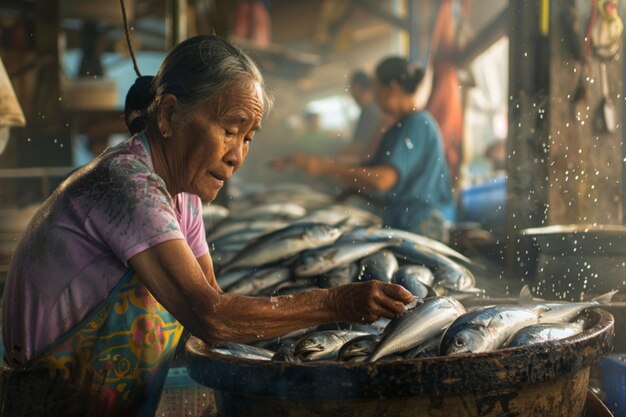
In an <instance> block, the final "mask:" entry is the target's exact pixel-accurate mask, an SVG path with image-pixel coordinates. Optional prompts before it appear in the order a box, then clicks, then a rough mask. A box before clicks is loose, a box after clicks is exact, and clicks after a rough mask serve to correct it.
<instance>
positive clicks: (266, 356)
mask: <svg viewBox="0 0 626 417" xmlns="http://www.w3.org/2000/svg"><path fill="white" fill-rule="evenodd" d="M211 350H212V351H213V352H217V353H221V354H222V355H228V356H234V357H237V358H244V359H255V360H262V361H269V360H271V359H272V356H274V352H272V351H271V350H268V349H263V348H259V347H256V346H250V345H245V344H243V343H219V344H217V345H215V346H213V347H211Z"/></svg>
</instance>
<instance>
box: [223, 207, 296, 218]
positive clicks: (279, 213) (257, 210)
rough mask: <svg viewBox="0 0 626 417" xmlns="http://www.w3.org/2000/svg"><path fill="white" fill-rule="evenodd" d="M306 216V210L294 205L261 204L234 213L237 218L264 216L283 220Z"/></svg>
mask: <svg viewBox="0 0 626 417" xmlns="http://www.w3.org/2000/svg"><path fill="white" fill-rule="evenodd" d="M305 214H306V209H305V208H304V207H302V206H300V205H298V204H293V203H280V204H278V203H276V204H261V205H258V206H254V207H250V208H247V209H243V210H237V211H234V212H233V213H232V215H233V216H234V217H236V218H254V217H263V216H267V215H270V216H275V217H280V218H283V219H297V218H300V217H302V216H304V215H305Z"/></svg>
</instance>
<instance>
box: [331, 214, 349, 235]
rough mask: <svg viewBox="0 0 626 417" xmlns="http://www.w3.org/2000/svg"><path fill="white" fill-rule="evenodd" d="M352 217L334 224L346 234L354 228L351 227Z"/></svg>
mask: <svg viewBox="0 0 626 417" xmlns="http://www.w3.org/2000/svg"><path fill="white" fill-rule="evenodd" d="M349 223H350V216H346V217H344V218H343V219H341V220H339V221H338V222H337V223H335V224H333V226H334V227H336V228H337V229H339V230H341V231H342V232H346V231H348V230H350V229H352V228H353V227H352V226H350V224H349Z"/></svg>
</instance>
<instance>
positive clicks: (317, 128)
mask: <svg viewBox="0 0 626 417" xmlns="http://www.w3.org/2000/svg"><path fill="white" fill-rule="evenodd" d="M302 120H303V122H304V123H303V127H304V130H303V132H302V134H300V136H298V137H297V139H296V143H295V149H297V151H298V152H303V153H305V154H309V155H319V154H327V153H329V152H333V151H336V150H337V149H339V147H340V144H341V142H340V140H339V139H338V137H337V134H336V133H335V134H333V132H331V131H329V130H326V129H324V128H323V127H322V119H321V116H320V114H319V113H317V112H314V111H310V110H307V111H305V112H304V115H303V117H302Z"/></svg>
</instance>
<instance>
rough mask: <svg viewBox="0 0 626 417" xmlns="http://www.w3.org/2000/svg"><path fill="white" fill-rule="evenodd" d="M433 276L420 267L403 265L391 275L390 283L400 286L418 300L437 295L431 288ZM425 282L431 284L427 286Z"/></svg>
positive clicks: (429, 271)
mask: <svg viewBox="0 0 626 417" xmlns="http://www.w3.org/2000/svg"><path fill="white" fill-rule="evenodd" d="M434 279H435V276H434V275H433V273H432V271H431V270H430V269H428V268H426V267H425V266H421V265H405V266H402V267H400V268H399V269H398V271H397V272H396V273H395V274H394V275H393V278H392V280H391V282H392V283H394V284H398V285H402V286H403V287H404V288H406V289H407V290H409V292H410V293H411V294H413V295H414V296H416V297H419V298H428V297H435V296H437V295H443V294H437V293H436V292H435V290H434V289H433V288H432V287H431V285H432V281H434ZM427 282H431V283H430V284H428V283H427Z"/></svg>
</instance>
